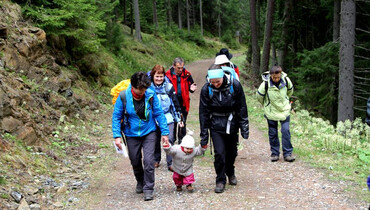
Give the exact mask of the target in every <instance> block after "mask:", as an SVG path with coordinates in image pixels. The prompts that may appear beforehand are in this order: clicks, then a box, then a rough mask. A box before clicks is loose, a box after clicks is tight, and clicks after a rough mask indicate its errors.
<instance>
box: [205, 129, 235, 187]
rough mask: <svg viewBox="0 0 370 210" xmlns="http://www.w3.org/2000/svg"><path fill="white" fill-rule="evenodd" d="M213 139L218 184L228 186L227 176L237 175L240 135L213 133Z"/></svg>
mask: <svg viewBox="0 0 370 210" xmlns="http://www.w3.org/2000/svg"><path fill="white" fill-rule="evenodd" d="M211 138H212V142H213V146H214V152H215V161H214V167H215V170H216V174H217V176H216V184H217V183H222V184H226V175H227V176H232V175H234V174H235V167H234V163H235V158H236V156H238V148H237V146H238V133H232V134H225V133H221V132H217V131H211Z"/></svg>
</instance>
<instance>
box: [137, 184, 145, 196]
mask: <svg viewBox="0 0 370 210" xmlns="http://www.w3.org/2000/svg"><path fill="white" fill-rule="evenodd" d="M143 186H144V184H143V182H138V183H137V184H136V193H137V194H140V193H143Z"/></svg>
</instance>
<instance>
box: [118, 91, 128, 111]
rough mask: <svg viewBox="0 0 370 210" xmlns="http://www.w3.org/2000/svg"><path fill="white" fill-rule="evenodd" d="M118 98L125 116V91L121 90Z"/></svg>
mask: <svg viewBox="0 0 370 210" xmlns="http://www.w3.org/2000/svg"><path fill="white" fill-rule="evenodd" d="M119 97H120V98H121V101H122V106H123V109H124V112H123V113H124V114H126V101H127V100H126V90H122V91H121V92H120V93H119Z"/></svg>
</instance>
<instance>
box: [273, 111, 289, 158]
mask: <svg viewBox="0 0 370 210" xmlns="http://www.w3.org/2000/svg"><path fill="white" fill-rule="evenodd" d="M267 123H268V127H269V141H270V149H271V156H273V155H277V156H279V155H280V142H279V136H278V121H274V120H269V119H267ZM280 123H281V135H282V138H281V143H282V145H283V156H284V157H286V156H289V155H291V154H292V152H293V146H292V143H291V142H290V130H289V123H290V116H288V117H287V118H286V119H285V120H284V121H280Z"/></svg>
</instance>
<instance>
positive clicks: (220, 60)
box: [215, 55, 239, 81]
mask: <svg viewBox="0 0 370 210" xmlns="http://www.w3.org/2000/svg"><path fill="white" fill-rule="evenodd" d="M215 64H216V65H220V66H221V68H222V69H224V70H226V69H227V70H228V71H230V72H231V73H232V74H233V77H234V78H235V79H237V80H238V81H239V74H237V73H236V71H235V69H234V64H233V63H231V61H230V60H229V59H228V58H227V57H226V55H218V56H216V58H215Z"/></svg>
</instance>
